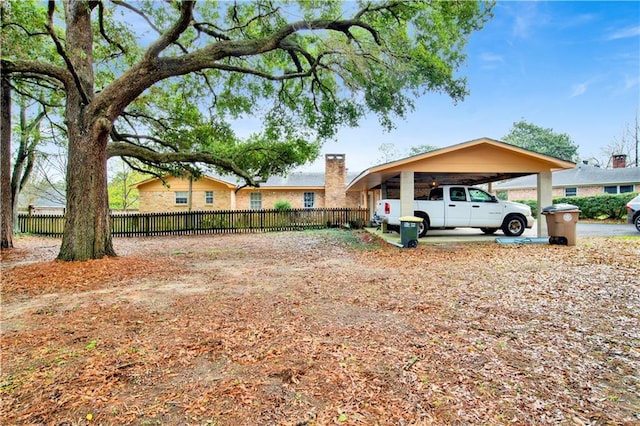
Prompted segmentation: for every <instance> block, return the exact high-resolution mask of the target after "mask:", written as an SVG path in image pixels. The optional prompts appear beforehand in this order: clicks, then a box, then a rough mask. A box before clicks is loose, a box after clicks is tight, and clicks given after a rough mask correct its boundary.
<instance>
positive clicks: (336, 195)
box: [324, 154, 347, 208]
mask: <svg viewBox="0 0 640 426" xmlns="http://www.w3.org/2000/svg"><path fill="white" fill-rule="evenodd" d="M324 159H325V166H324V198H325V201H324V205H325V207H327V208H341V207H345V206H346V202H347V196H346V193H345V189H346V187H345V185H346V180H347V169H346V167H345V161H344V159H345V155H344V154H326V155H325V156H324Z"/></svg>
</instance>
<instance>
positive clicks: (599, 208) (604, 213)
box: [517, 192, 638, 219]
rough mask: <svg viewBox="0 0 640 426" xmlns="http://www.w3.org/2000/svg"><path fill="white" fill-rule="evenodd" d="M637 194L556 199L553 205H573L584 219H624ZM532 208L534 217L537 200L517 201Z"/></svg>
mask: <svg viewBox="0 0 640 426" xmlns="http://www.w3.org/2000/svg"><path fill="white" fill-rule="evenodd" d="M637 195H638V193H637V192H627V193H624V194H603V195H592V196H588V197H556V198H554V199H553V204H573V205H574V206H578V209H580V218H582V219H624V218H625V217H626V215H627V209H626V205H627V203H628V202H629V201H630V200H631V199H632V198H634V197H635V196H637ZM517 202H519V203H523V204H526V205H528V206H529V207H531V211H532V213H533V215H534V216H535V215H537V214H538V212H537V208H536V200H517ZM544 207H547V206H543V208H544Z"/></svg>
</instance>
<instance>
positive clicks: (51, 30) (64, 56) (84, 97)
mask: <svg viewBox="0 0 640 426" xmlns="http://www.w3.org/2000/svg"><path fill="white" fill-rule="evenodd" d="M55 10H56V3H55V1H54V0H49V8H48V10H47V23H46V25H45V26H46V28H47V31H48V32H49V35H50V36H51V39H52V40H53V43H54V44H55V45H56V51H57V52H58V55H60V56H61V57H62V59H63V60H64V62H65V64H67V70H68V71H69V72H70V73H71V76H72V77H73V82H74V83H75V85H76V89H78V93H80V97H81V98H82V102H83V103H84V104H85V105H87V104H88V103H89V98H88V97H87V94H86V93H85V92H84V89H83V88H82V83H81V82H80V77H79V76H78V73H77V72H76V70H75V68H74V67H73V64H72V63H71V60H70V59H69V57H68V56H67V53H66V52H65V51H64V47H62V44H61V43H60V40H58V36H57V35H56V31H55V29H54V28H53V14H54V12H55Z"/></svg>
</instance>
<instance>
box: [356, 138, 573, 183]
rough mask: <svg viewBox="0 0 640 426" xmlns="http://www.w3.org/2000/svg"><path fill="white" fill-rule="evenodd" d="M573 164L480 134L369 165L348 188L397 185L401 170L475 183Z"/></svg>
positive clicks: (424, 178) (420, 178) (420, 177)
mask: <svg viewBox="0 0 640 426" xmlns="http://www.w3.org/2000/svg"><path fill="white" fill-rule="evenodd" d="M573 167H575V164H574V163H572V162H570V161H565V160H562V159H559V158H555V157H551V156H548V155H544V154H540V153H538V152H533V151H530V150H527V149H524V148H520V147H517V146H515V145H511V144H508V143H505V142H501V141H498V140H495V139H490V138H480V139H475V140H472V141H469V142H464V143H460V144H457V145H452V146H449V147H446V148H442V149H437V150H434V151H429V152H425V153H423V154H418V155H414V156H412V157H407V158H403V159H400V160H397V161H393V162H390V163H386V164H381V165H378V166H374V167H371V168H369V169H367V170H365V171H364V172H362V173H361V174H360V175H358V176H357V177H356V178H355V179H354V180H353V181H352V182H351V183H350V184H349V186H348V187H347V191H363V190H368V189H373V188H378V187H380V185H381V184H382V183H385V184H386V185H387V187H388V188H389V187H393V186H397V187H399V185H400V174H401V172H414V173H415V175H414V179H415V182H416V183H423V182H437V183H438V184H440V185H446V184H450V185H477V184H481V183H487V182H495V181H499V180H503V179H508V178H514V177H519V176H525V175H529V174H532V173H540V172H543V171H553V170H562V169H568V168H573Z"/></svg>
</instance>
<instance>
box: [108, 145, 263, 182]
mask: <svg viewBox="0 0 640 426" xmlns="http://www.w3.org/2000/svg"><path fill="white" fill-rule="evenodd" d="M107 157H108V158H111V157H131V158H136V159H138V160H141V161H147V162H149V163H152V164H163V163H164V164H169V163H204V164H209V165H212V166H216V167H220V168H222V169H225V170H228V171H229V172H231V173H234V174H235V175H237V176H239V177H241V178H242V179H244V180H245V181H246V182H247V183H248V184H249V185H251V186H258V183H257V182H256V181H255V180H254V177H253V176H251V175H250V174H249V173H247V172H246V171H245V170H243V169H242V168H240V167H238V166H237V165H236V164H235V163H234V162H232V161H228V160H224V159H222V158H220V157H219V156H216V155H213V154H211V153H209V152H156V151H153V150H151V149H149V148H145V147H141V146H139V145H132V144H128V143H125V142H111V143H109V144H108V145H107Z"/></svg>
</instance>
